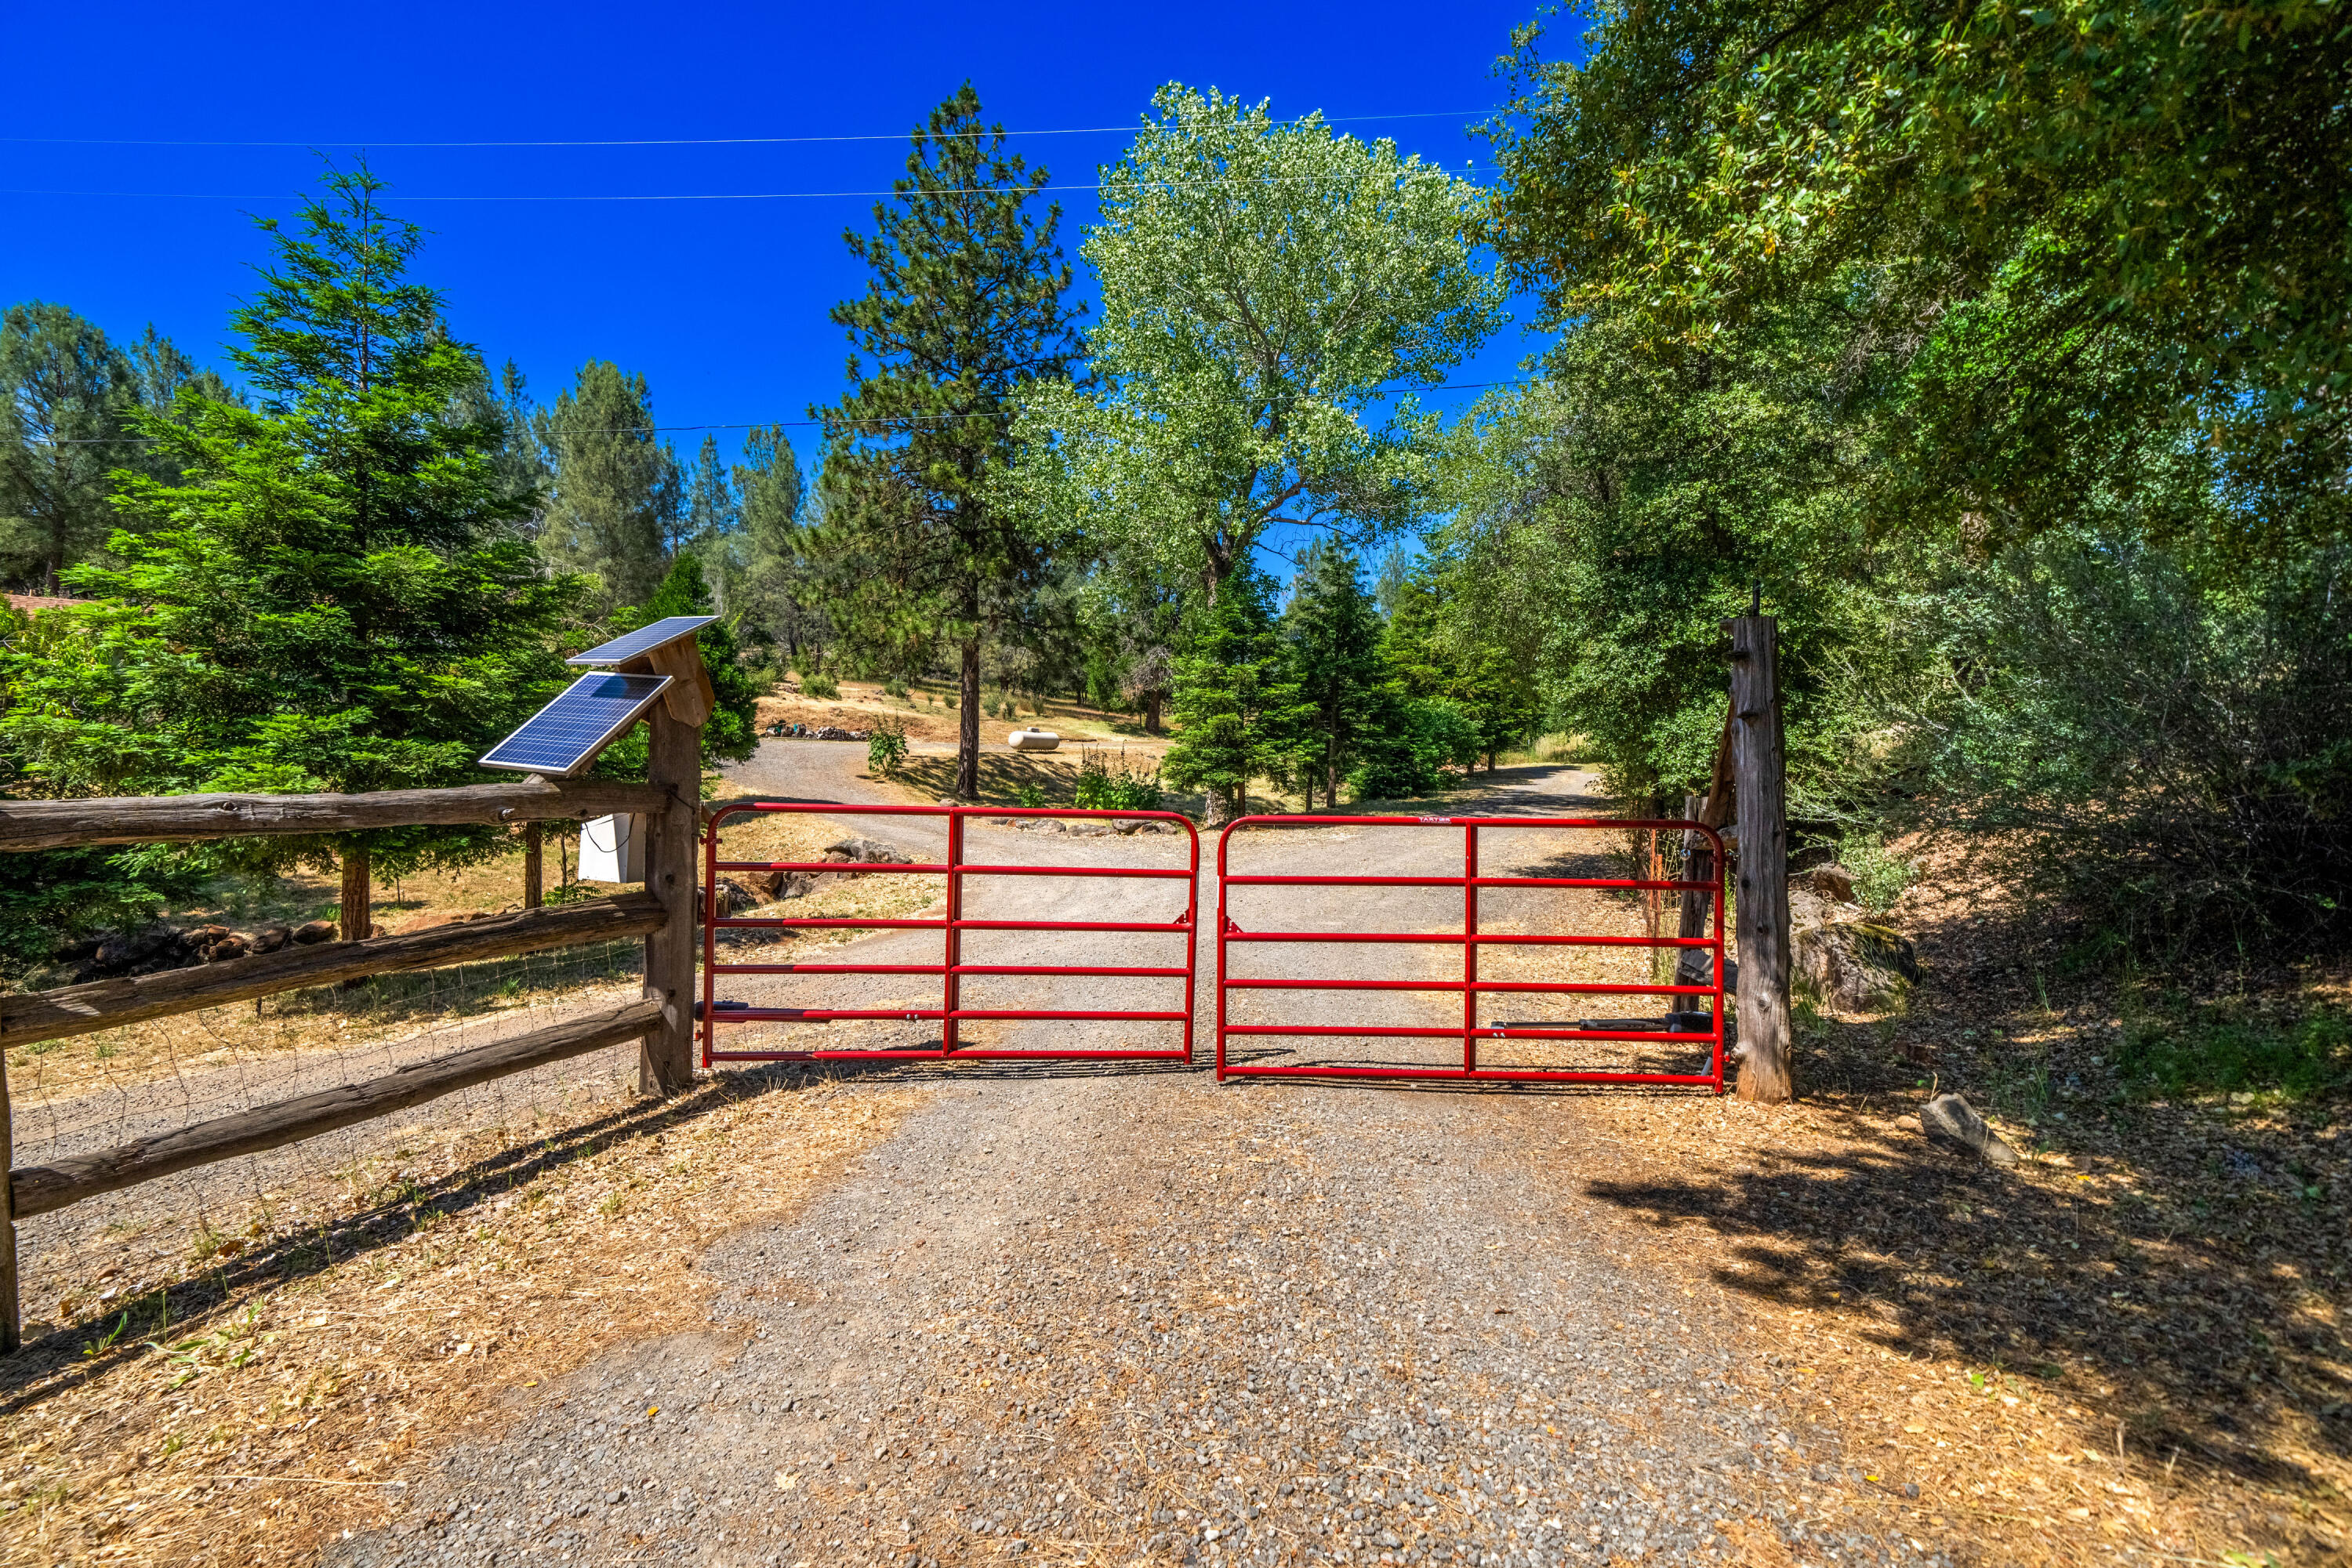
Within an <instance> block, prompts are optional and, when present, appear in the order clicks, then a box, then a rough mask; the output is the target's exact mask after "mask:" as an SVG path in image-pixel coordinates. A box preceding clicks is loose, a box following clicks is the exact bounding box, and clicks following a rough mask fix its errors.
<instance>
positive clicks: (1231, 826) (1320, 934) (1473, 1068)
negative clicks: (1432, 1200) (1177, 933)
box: [1216, 816, 1724, 1093]
mask: <svg viewBox="0 0 2352 1568" xmlns="http://www.w3.org/2000/svg"><path fill="white" fill-rule="evenodd" d="M1317 826H1346V827H1373V828H1378V827H1430V826H1458V827H1460V828H1461V829H1462V830H1463V839H1462V872H1461V875H1459V876H1454V877H1383V876H1342V875H1330V876H1252V875H1244V874H1236V873H1234V872H1233V871H1231V870H1230V869H1229V868H1228V866H1227V853H1228V850H1229V848H1230V847H1231V845H1232V842H1233V836H1234V832H1235V830H1236V829H1240V828H1244V827H1317ZM1496 828H1552V829H1561V828H1568V829H1585V830H1592V831H1601V832H1610V833H1622V832H1624V831H1626V830H1628V829H1639V828H1664V829H1688V830H1694V831H1696V832H1698V833H1701V834H1704V835H1706V838H1707V840H1708V842H1709V843H1710V844H1712V845H1713V846H1714V849H1715V855H1714V864H1715V868H1716V874H1715V879H1714V880H1713V881H1710V882H1670V881H1643V880H1638V879H1626V878H1596V877H1482V876H1480V875H1479V874H1478V834H1479V831H1480V830H1481V829H1496ZM1723 865H1724V856H1723V840H1722V838H1721V837H1720V836H1719V835H1717V833H1716V832H1715V830H1714V829H1712V828H1709V827H1706V826H1701V825H1700V824H1698V823H1696V822H1680V821H1660V820H1639V821H1635V820H1628V819H1623V818H1594V817H1567V816H1243V817H1236V818H1235V819H1234V821H1232V822H1231V823H1228V824H1227V825H1226V826H1225V830H1224V832H1223V835H1221V836H1220V837H1218V839H1217V1054H1216V1062H1217V1076H1218V1077H1219V1078H1220V1079H1224V1078H1231V1077H1299V1078H1436V1079H1503V1080H1511V1081H1533V1082H1544V1081H1549V1082H1563V1083H1660V1084H1669V1083H1670V1084H1705V1085H1706V1086H1708V1087H1710V1088H1712V1089H1715V1090H1716V1091H1717V1093H1721V1092H1722V1089H1723V1019H1724V1013H1723V1008H1724V991H1723V958H1724V946H1723ZM1272 887H1288V888H1297V887H1311V888H1459V889H1462V912H1461V921H1462V930H1461V931H1458V932H1455V931H1244V930H1243V929H1242V928H1241V927H1240V926H1239V925H1238V924H1236V923H1235V922H1234V920H1233V918H1232V917H1231V915H1230V914H1229V913H1228V903H1229V899H1228V894H1229V892H1230V890H1231V889H1234V888H1272ZM1485 888H1528V889H1625V890H1634V891H1650V890H1654V891H1675V892H1680V891H1685V890H1688V891H1696V892H1707V893H1711V894H1713V895H1714V898H1713V905H1714V910H1713V915H1714V919H1713V928H1714V929H1713V934H1711V935H1708V936H1702V937H1682V936H1659V937H1647V936H1613V935H1601V934H1580V933H1573V932H1541V933H1537V932H1515V933H1500V932H1496V933H1486V932H1481V931H1479V929H1478V893H1479V890H1480V889H1485ZM1248 942H1297V943H1315V942H1330V943H1362V942H1371V943H1388V942H1395V943H1423V944H1434V945H1438V946H1455V947H1459V948H1460V949H1461V950H1462V974H1461V978H1460V979H1458V980H1456V979H1446V980H1361V979H1328V980H1326V979H1297V978H1286V977H1276V976H1248V975H1244V976H1239V977H1236V976H1235V975H1234V973H1233V965H1232V962H1231V957H1232V948H1233V945H1234V944H1235V943H1248ZM1482 947H1641V948H1653V949H1655V948H1692V947H1695V948H1703V949H1706V951H1707V952H1708V953H1709V955H1710V957H1711V960H1712V962H1711V963H1710V964H1709V968H1708V972H1709V973H1710V975H1711V976H1712V979H1711V981H1710V983H1709V984H1705V985H1677V984H1653V983H1642V984H1615V983H1610V982H1580V981H1531V980H1482V979H1481V978H1480V977H1479V973H1478V952H1479V949H1480V948H1482ZM1234 991H1326V992H1329V991H1340V992H1345V991H1421V992H1440V993H1443V992H1454V993H1456V994H1459V995H1460V996H1461V998H1462V1022H1461V1023H1460V1024H1458V1025H1448V1026H1443V1027H1430V1026H1416V1025H1394V1026H1388V1025H1362V1024H1236V1023H1233V1022H1231V1021H1230V1019H1229V1017H1228V1009H1227V999H1228V996H1229V994H1230V993H1232V992H1234ZM1498 994H1555V995H1559V994H1565V995H1636V994H1638V995H1649V996H1677V997H1681V996H1690V997H1704V998H1706V1006H1707V1010H1708V1013H1709V1027H1708V1029H1707V1030H1706V1031H1705V1032H1697V1031H1694V1030H1691V1029H1688V1028H1675V1027H1671V1026H1670V1027H1667V1028H1663V1029H1627V1028H1622V1027H1620V1028H1611V1027H1607V1026H1591V1027H1587V1026H1575V1027H1547V1026H1515V1025H1502V1024H1487V1023H1482V1022H1480V1020H1479V1012H1478V1001H1479V998H1480V997H1481V996H1491V995H1498ZM1676 1011H1677V1012H1680V1011H1681V1010H1680V1009H1677V1010H1676ZM1671 1018H1672V1015H1670V1019H1671ZM1233 1036H1251V1037H1294V1038H1297V1037H1307V1038H1313V1037H1334V1036H1339V1037H1362V1036H1370V1037H1383V1038H1391V1039H1458V1040H1460V1041H1461V1042H1462V1065H1461V1066H1460V1067H1453V1066H1446V1067H1423V1066H1395V1065H1380V1066H1360V1065H1349V1064H1339V1063H1331V1064H1318V1063H1275V1062H1255V1061H1233V1060H1229V1059H1228V1058H1227V1056H1226V1050H1225V1044H1226V1040H1227V1038H1228V1037H1233ZM1482 1039H1486V1040H1638V1041H1642V1042H1644V1043H1651V1044H1676V1043H1680V1044H1684V1045H1688V1046H1691V1047H1697V1046H1701V1045H1704V1046H1706V1047H1707V1055H1708V1064H1709V1065H1708V1070H1707V1071H1706V1072H1703V1073H1654V1072H1616V1071H1591V1070H1585V1069H1581V1068H1549V1067H1538V1068H1529V1067H1481V1066H1480V1065H1479V1062H1478V1042H1479V1041H1480V1040H1482Z"/></svg>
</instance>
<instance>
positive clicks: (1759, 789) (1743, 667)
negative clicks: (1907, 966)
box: [1731, 615, 1796, 1105]
mask: <svg viewBox="0 0 2352 1568" xmlns="http://www.w3.org/2000/svg"><path fill="white" fill-rule="evenodd" d="M1731 659H1732V664H1731V708H1732V713H1733V725H1734V727H1733V738H1734V749H1733V753H1732V771H1733V774H1734V776H1735V778H1736V780H1737V782H1738V795H1739V805H1738V815H1739V1098H1740V1099H1742V1100H1761V1101H1763V1102H1765V1103H1766V1104H1769V1105H1777V1104H1780V1103H1781V1102H1783V1101H1785V1100H1790V1099H1791V1098H1793V1097H1794V1095H1795V1093H1796V1082H1795V1079H1794V1076H1793V1074H1792V1072H1791V1064H1790V1059H1789V1044H1790V1039H1789V1034H1790V1031H1789V823H1788V816H1787V812H1786V792H1787V766H1788V759H1787V756H1786V754H1785V753H1784V752H1783V750H1782V747H1781V741H1780V628H1779V626H1778V625H1777V624H1776V623H1775V622H1774V620H1773V618H1772V617H1771V616H1760V615H1759V616H1740V617H1739V618H1738V619H1737V620H1735V621H1733V622H1732V623H1731Z"/></svg>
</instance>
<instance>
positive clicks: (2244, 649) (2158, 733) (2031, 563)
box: [1920, 532, 2352, 952]
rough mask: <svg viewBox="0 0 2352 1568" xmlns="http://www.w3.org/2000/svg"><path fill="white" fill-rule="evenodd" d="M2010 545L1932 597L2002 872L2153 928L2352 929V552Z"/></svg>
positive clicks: (2221, 934)
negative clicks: (2279, 556)
mask: <svg viewBox="0 0 2352 1568" xmlns="http://www.w3.org/2000/svg"><path fill="white" fill-rule="evenodd" d="M2001 564H2002V567H2003V569H2002V570H2000V571H1998V572H1988V571H1983V570H1979V571H1976V572H1974V573H1973V574H1971V579H1970V581H1969V583H1968V584H1964V585H1963V586H1961V587H1960V588H1958V589H1955V590H1953V591H1951V592H1950V593H1948V595H1946V596H1945V597H1944V598H1943V599H1942V600H1941V601H1940V602H1939V603H1938V604H1937V605H1936V606H1935V607H1934V613H1935V614H1936V615H1937V616H1938V620H1939V624H1941V625H1945V626H1958V627H1959V628H1960V629H1959V632H1958V635H1957V636H1955V637H1952V638H1951V639H1950V640H1951V642H1952V644H1953V647H1952V653H1951V658H1950V665H1951V668H1953V671H1954V675H1955V679H1954V681H1953V685H1954V687H1955V688H1956V689H1958V691H1960V692H1961V693H1962V694H1963V695H1962V696H1961V697H1960V698H1958V700H1955V701H1954V702H1953V703H1952V704H1950V707H1949V709H1948V710H1946V711H1943V712H1938V713H1935V714H1932V715H1930V716H1929V718H1930V719H1931V722H1928V723H1925V724H1922V725H1921V726H1920V729H1921V731H1923V732H1930V733H1934V734H1936V735H1937V736H1938V737H1939V738H1940V740H1939V744H1938V746H1937V757H1936V760H1935V768H1934V773H1935V774H1936V775H1937V778H1938V782H1940V783H1942V784H1944V785H1945V786H1946V788H1947V789H1948V792H1949V795H1948V799H1949V800H1950V801H1951V802H1952V812H1953V817H1954V825H1955V826H1958V827H1960V828H1962V829H1963V830H1965V831H1967V832H1968V833H1969V837H1971V838H1972V839H1974V840H1975V841H1976V842H1978V843H1979V844H1982V845H1986V846H1989V847H1990V850H1989V853H1990V857H1991V858H1992V861H1993V864H1994V868H1995V869H1996V870H1998V871H2000V872H2001V873H2003V874H2004V875H2005V876H2006V877H2007V878H2008V879H2011V881H2013V882H2014V883H2015V884H2017V885H2019V886H2021V887H2024V888H2027V889H2032V890H2034V891H2036V892H2039V893H2041V894H2042V895H2044V896H2046V897H2048V898H2051V899H2053V900H2057V901H2059V902H2061V903H2063V905H2064V906H2065V907H2067V908H2068V909H2070V910H2073V911H2074V912H2076V913H2078V914H2079V915H2081V916H2082V917H2084V919H2085V920H2087V921H2089V922H2090V923H2091V924H2093V925H2094V926H2095V927H2098V928H2101V929H2104V930H2105V931H2111V932H2114V933H2116V934H2117V935H2119V936H2121V937H2123V938H2126V939H2127V940H2129V941H2131V942H2134V943H2135V944H2137V945H2141V946H2147V945H2151V944H2154V945H2159V946H2164V947H2169V948H2173V949H2176V950H2180V949H2188V948H2217V949H2230V950H2240V949H2243V950H2253V949H2265V948H2266V949H2269V950H2272V951H2289V952H2293V951H2300V950H2305V949H2307V946H2308V944H2310V943H2311V942H2314V941H2316V940H2323V939H2337V940H2340V939H2341V938H2342V937H2343V936H2344V935H2345V934H2346V933H2347V930H2352V910H2347V904H2352V550H2347V548H2346V547H2345V546H2344V545H2342V544H2341V543H2336V542H2329V543H2326V544H2324V545H2321V546H2317V547H2314V548H2311V549H2309V550H2308V551H2306V552H2304V553H2303V554H2302V555H2301V556H2300V557H2299V558H2295V559H2292V560H2288V561H2284V562H2274V563H2245V562H2237V561H2232V562H2226V563H2217V564H2213V565H2210V566H2200V565H2199V564H2197V563H2190V562H2187V561H2184V560H2183V559H2181V558H2180V557H2179V556H2178V555H2176V554H2174V553H2172V552H2167V551H2164V550H2161V549H2158V548H2157V547H2155V546H2153V545H2150V544H2148V543H2147V542H2145V541H2142V540H2139V539H2137V538H2134V537H2121V538H2118V537H2110V536H2102V535H2097V534H2093V533H2089V532H2084V533H2080V534H2074V533H2070V534H2065V535H2061V536H2052V537H2049V538H2045V539H2043V540H2042V541H2041V542H2037V543H2036V544H2035V545H2033V546H2032V547H2030V548H2028V549H2024V550H2021V551H2020V552H2017V553H2016V555H2015V556H2014V557H2012V558H2011V559H2010V560H2008V561H2006V562H2004V563H2001Z"/></svg>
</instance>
